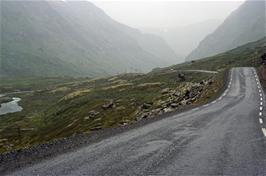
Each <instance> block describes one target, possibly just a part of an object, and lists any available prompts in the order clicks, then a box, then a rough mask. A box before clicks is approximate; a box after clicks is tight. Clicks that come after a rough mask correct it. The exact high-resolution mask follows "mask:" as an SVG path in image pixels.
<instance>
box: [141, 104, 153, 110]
mask: <svg viewBox="0 0 266 176" xmlns="http://www.w3.org/2000/svg"><path fill="white" fill-rule="evenodd" d="M151 107H152V103H144V104H143V105H142V106H141V109H150V108H151Z"/></svg>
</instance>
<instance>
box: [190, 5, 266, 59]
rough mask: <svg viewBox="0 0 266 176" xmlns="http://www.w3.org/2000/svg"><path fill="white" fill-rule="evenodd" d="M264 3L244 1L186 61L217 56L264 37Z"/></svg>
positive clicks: (265, 34)
mask: <svg viewBox="0 0 266 176" xmlns="http://www.w3.org/2000/svg"><path fill="white" fill-rule="evenodd" d="M265 18H266V17H265V1H246V2H245V3H244V4H242V5H241V6H240V7H239V8H238V9H237V10H236V11H234V12H233V13H232V14H231V15H230V16H229V17H228V18H227V19H226V20H225V21H224V22H223V24H221V25H220V26H219V27H218V28H217V29H216V30H215V31H214V32H213V33H212V34H210V35H208V36H207V37H206V38H205V39H204V40H203V41H201V42H200V44H199V46H198V47H197V48H196V49H195V50H194V51H192V52H191V53H190V54H189V55H188V57H187V60H193V59H200V58H203V57H207V56H211V55H214V54H218V53H221V52H224V51H227V50H230V49H233V48H235V47H237V46H240V45H243V44H245V43H248V42H252V41H256V40H259V39H260V38H262V37H264V36H266V30H265V23H266V19H265Z"/></svg>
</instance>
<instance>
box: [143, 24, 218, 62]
mask: <svg viewBox="0 0 266 176" xmlns="http://www.w3.org/2000/svg"><path fill="white" fill-rule="evenodd" d="M219 24H221V21H220V20H207V21H203V22H200V23H195V24H190V25H187V26H180V27H172V28H166V29H155V28H143V29H142V30H143V31H146V32H148V33H153V34H156V35H158V36H160V37H162V38H163V39H164V40H165V41H166V42H167V44H168V45H169V46H170V47H171V48H172V49H173V50H174V51H175V53H176V55H181V56H180V58H184V57H185V56H187V55H188V54H189V53H190V52H191V51H192V50H193V49H195V48H196V47H197V45H198V44H199V42H200V41H201V40H202V39H203V38H204V37H206V36H207V35H208V34H210V33H212V32H213V31H214V30H215V29H216V28H217V27H218V25H219Z"/></svg>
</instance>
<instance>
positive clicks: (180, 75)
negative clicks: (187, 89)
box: [177, 73, 186, 81]
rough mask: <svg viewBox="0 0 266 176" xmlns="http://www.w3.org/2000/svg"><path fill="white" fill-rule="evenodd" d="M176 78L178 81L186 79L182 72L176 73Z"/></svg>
mask: <svg viewBox="0 0 266 176" xmlns="http://www.w3.org/2000/svg"><path fill="white" fill-rule="evenodd" d="M177 80H178V81H186V77H185V74H183V73H178V75H177Z"/></svg>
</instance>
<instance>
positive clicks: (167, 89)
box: [161, 88, 170, 94]
mask: <svg viewBox="0 0 266 176" xmlns="http://www.w3.org/2000/svg"><path fill="white" fill-rule="evenodd" d="M169 92H170V88H165V89H163V90H162V91H161V93H162V94H168V93H169Z"/></svg>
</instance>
